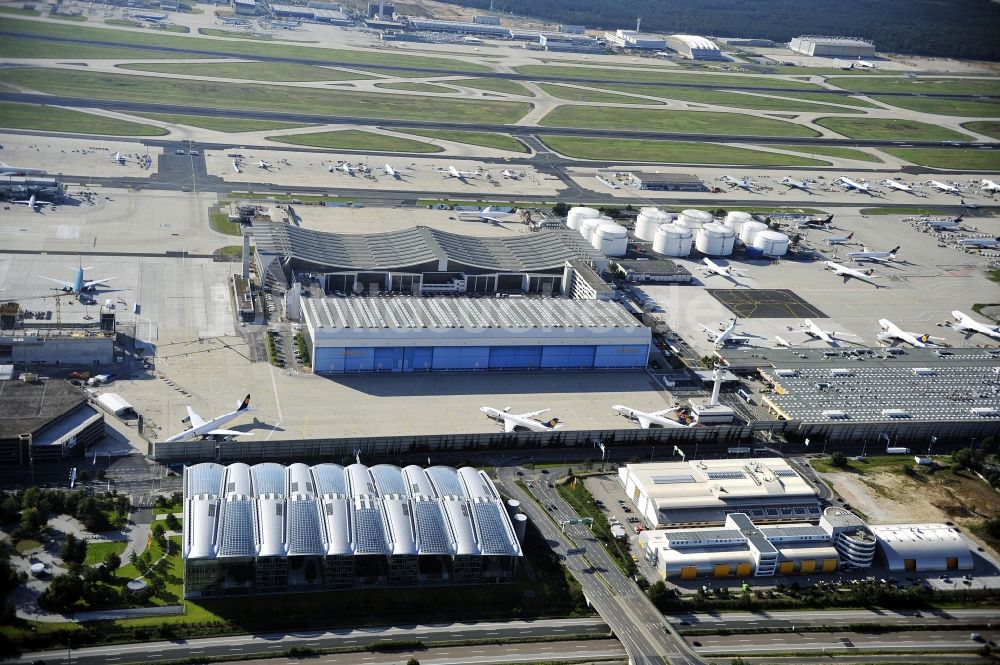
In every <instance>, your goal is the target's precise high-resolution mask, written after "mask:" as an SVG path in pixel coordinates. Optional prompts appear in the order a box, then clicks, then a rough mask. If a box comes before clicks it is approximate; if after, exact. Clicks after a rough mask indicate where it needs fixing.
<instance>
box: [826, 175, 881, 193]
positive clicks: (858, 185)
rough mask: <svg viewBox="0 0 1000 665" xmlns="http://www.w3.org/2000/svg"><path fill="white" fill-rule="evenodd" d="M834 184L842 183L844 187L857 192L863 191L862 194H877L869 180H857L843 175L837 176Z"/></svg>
mask: <svg viewBox="0 0 1000 665" xmlns="http://www.w3.org/2000/svg"><path fill="white" fill-rule="evenodd" d="M833 184H835V185H840V186H841V187H843V188H844V189H850V190H853V191H855V192H861V193H862V194H871V195H874V194H875V192H873V191H872V190H871V187H869V186H868V183H867V182H856V181H854V180H851V179H850V178H848V177H846V176H841V177H839V178H837V179H836V180H834V181H833Z"/></svg>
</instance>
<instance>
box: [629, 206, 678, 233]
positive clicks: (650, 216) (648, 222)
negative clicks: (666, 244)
mask: <svg viewBox="0 0 1000 665" xmlns="http://www.w3.org/2000/svg"><path fill="white" fill-rule="evenodd" d="M668 222H670V215H668V214H667V213H665V212H663V211H662V210H660V209H658V208H643V209H642V210H640V211H639V216H638V217H637V218H636V220H635V237H636V238H638V239H639V240H652V239H653V238H654V237H656V229H658V228H659V227H660V225H661V224H667V223H668Z"/></svg>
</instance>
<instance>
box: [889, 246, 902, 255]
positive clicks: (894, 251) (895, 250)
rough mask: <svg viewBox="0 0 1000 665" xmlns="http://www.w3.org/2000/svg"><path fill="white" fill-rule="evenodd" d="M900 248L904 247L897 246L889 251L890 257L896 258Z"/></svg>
mask: <svg viewBox="0 0 1000 665" xmlns="http://www.w3.org/2000/svg"><path fill="white" fill-rule="evenodd" d="M900 247H902V245H896V246H895V247H893V248H892V249H890V250H889V256H895V254H896V252H898V251H899V248H900Z"/></svg>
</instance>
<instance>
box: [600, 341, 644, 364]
mask: <svg viewBox="0 0 1000 665" xmlns="http://www.w3.org/2000/svg"><path fill="white" fill-rule="evenodd" d="M648 357H649V347H648V346H647V345H645V344H623V345H608V346H599V347H597V351H596V352H595V353H594V367H645V366H646V361H647V359H648Z"/></svg>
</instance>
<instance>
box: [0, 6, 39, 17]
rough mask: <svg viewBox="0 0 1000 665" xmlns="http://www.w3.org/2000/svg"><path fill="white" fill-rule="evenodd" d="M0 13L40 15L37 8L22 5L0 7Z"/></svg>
mask: <svg viewBox="0 0 1000 665" xmlns="http://www.w3.org/2000/svg"><path fill="white" fill-rule="evenodd" d="M0 14H17V15H19V16H41V15H42V13H41V12H40V11H38V10H37V9H25V8H24V7H0Z"/></svg>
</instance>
